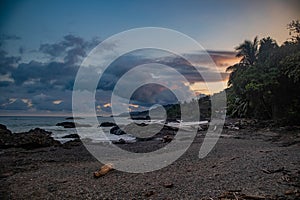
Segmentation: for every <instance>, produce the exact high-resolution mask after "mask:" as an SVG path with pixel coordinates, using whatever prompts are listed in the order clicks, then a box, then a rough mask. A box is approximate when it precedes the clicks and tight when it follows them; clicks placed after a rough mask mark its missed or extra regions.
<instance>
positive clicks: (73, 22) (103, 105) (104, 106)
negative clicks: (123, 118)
mask: <svg viewBox="0 0 300 200" xmlns="http://www.w3.org/2000/svg"><path fill="white" fill-rule="evenodd" d="M0 4H1V5H0V58H1V60H0V93H1V97H0V115H10V114H14V115H16V114H19V115H35V114H36V115H56V114H57V115H62V114H69V113H71V107H72V90H73V84H74V79H75V76H76V73H77V71H78V69H79V65H80V63H81V62H82V61H83V59H84V58H85V57H86V56H87V55H88V53H89V52H90V51H91V50H92V49H93V48H94V47H96V46H97V45H98V44H99V43H100V42H101V41H103V40H105V39H107V38H109V37H111V36H112V35H114V34H118V33H120V32H122V31H126V30H129V29H133V28H141V27H162V28H168V29H173V30H176V31H179V32H181V33H183V34H186V35H187V36H189V37H191V38H193V39H194V40H195V41H197V42H198V43H199V44H200V45H201V46H202V47H203V48H204V49H205V50H206V51H208V53H209V54H210V56H211V57H212V59H213V61H214V62H215V64H216V66H217V68H218V70H219V72H218V73H220V74H221V77H222V80H214V81H210V82H211V84H212V85H213V84H215V85H217V82H223V83H224V85H225V86H226V81H227V79H228V74H226V72H225V69H226V67H228V66H229V65H232V64H234V63H236V62H238V59H237V58H235V53H234V47H236V46H238V44H240V43H242V42H243V41H244V40H245V39H249V40H252V39H253V38H254V37H255V36H258V37H259V38H263V37H266V36H270V37H272V38H274V39H275V40H276V41H277V42H278V43H279V44H282V43H283V42H284V41H286V40H287V39H288V38H289V32H288V31H287V29H286V25H287V24H288V23H289V22H291V21H292V20H296V19H299V18H300V17H299V13H300V12H299V10H300V3H299V1H296V0H295V1H294V0H265V1H259V0H253V1H246V0H227V1H217V0H212V1H196V0H187V1H177V0H172V1H171V0H165V1H159V0H153V1H145V0H140V1H137V0H132V1H124V0H123V1H121V0H119V1H117V0H111V1H96V0H95V1H79V0H74V1H73V0H63V1H59V0H52V1H45V0H30V1H21V0H18V1H17V0H10V1H3V0H2V1H1V3H0ZM116 45H117V44H111V46H110V48H111V49H112V50H113V48H117V47H116ZM186 55H187V56H188V57H189V58H191V59H192V60H193V61H192V63H187V62H185V61H184V60H181V59H180V58H179V57H178V56H176V55H173V54H170V53H162V52H160V51H157V52H156V53H153V51H140V52H135V53H131V54H128V55H124V56H122V57H121V58H120V59H118V60H117V61H116V62H114V63H113V65H112V66H110V68H109V70H108V73H107V74H106V75H105V76H104V77H103V78H102V80H103V83H101V81H100V84H99V86H98V87H97V92H96V96H100V97H97V98H98V99H96V102H95V107H96V108H97V112H98V114H107V113H110V111H111V105H110V103H111V102H110V97H111V91H112V90H113V86H114V85H115V84H116V82H117V80H118V79H119V78H120V77H121V75H123V74H124V73H125V72H127V71H128V70H130V69H131V68H132V65H136V64H143V63H151V62H157V61H158V60H159V63H163V64H168V65H170V66H173V68H175V69H176V70H178V71H179V72H180V73H181V74H183V75H185V76H186V77H187V79H188V82H189V83H186V82H185V83H181V84H178V83H175V82H174V83H173V86H174V88H175V85H176V87H177V90H178V91H179V90H188V91H191V92H195V93H197V94H200V93H209V92H208V91H207V88H205V84H204V81H203V80H202V79H201V77H200V78H195V77H194V75H191V71H193V67H196V68H200V69H201V70H204V71H206V72H207V73H209V74H213V73H216V71H214V70H213V69H211V68H209V65H208V64H207V63H205V62H202V61H203V59H201V57H199V56H198V57H197V56H196V55H195V52H192V51H189V52H186ZM191 65H193V66H191ZM204 68H205V69H204ZM95 74H96V73H95ZM141 77H142V76H141ZM168 78H170V77H168ZM168 80H171V78H170V79H168ZM221 89H222V88H221ZM218 90H220V88H214V90H213V92H218ZM158 91H163V92H160V93H159V92H158ZM213 92H210V93H213ZM142 97H143V98H142ZM174 102H176V99H174V95H173V94H172V92H171V91H170V90H168V89H166V88H162V87H161V86H158V85H156V86H155V85H152V86H145V87H144V89H143V88H142V89H140V94H135V97H133V99H132V105H131V107H129V108H128V109H130V110H131V109H132V110H135V109H136V110H138V109H144V108H147V107H149V106H151V105H153V104H155V103H162V104H167V103H174Z"/></svg>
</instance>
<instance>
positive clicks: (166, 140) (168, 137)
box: [163, 135, 173, 143]
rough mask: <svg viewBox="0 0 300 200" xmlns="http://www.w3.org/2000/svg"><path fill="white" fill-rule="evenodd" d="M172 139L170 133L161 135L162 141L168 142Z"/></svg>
mask: <svg viewBox="0 0 300 200" xmlns="http://www.w3.org/2000/svg"><path fill="white" fill-rule="evenodd" d="M172 140H173V138H172V137H171V136H170V135H165V136H164V137H163V143H169V142H171V141H172Z"/></svg>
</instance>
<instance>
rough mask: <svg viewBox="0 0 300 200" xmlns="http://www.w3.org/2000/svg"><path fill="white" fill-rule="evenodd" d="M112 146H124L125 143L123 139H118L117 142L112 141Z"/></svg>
mask: <svg viewBox="0 0 300 200" xmlns="http://www.w3.org/2000/svg"><path fill="white" fill-rule="evenodd" d="M113 144H126V141H125V140H124V139H123V138H120V139H119V140H118V141H113Z"/></svg>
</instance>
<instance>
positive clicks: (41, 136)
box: [0, 128, 60, 149]
mask: <svg viewBox="0 0 300 200" xmlns="http://www.w3.org/2000/svg"><path fill="white" fill-rule="evenodd" d="M0 132H1V134H0V147H1V148H10V147H19V148H25V149H35V148H41V147H50V146H59V145H60V142H58V141H56V140H54V139H53V138H52V137H51V132H48V131H45V130H43V129H40V128H35V129H32V130H30V131H28V132H23V133H14V134H12V133H11V132H10V131H9V130H5V129H4V130H3V129H2V130H1V131H0Z"/></svg>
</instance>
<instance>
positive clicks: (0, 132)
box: [0, 124, 13, 148]
mask: <svg viewBox="0 0 300 200" xmlns="http://www.w3.org/2000/svg"><path fill="white" fill-rule="evenodd" d="M12 138H13V134H12V133H11V131H10V130H8V129H7V128H6V126H5V125H3V124H0V147H1V148H2V147H3V146H6V144H9V143H10V141H12Z"/></svg>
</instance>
